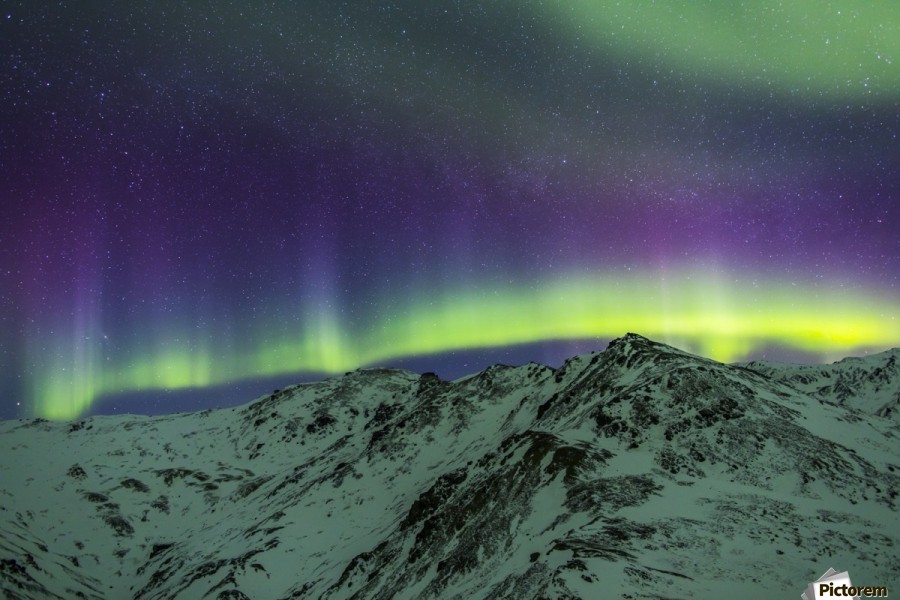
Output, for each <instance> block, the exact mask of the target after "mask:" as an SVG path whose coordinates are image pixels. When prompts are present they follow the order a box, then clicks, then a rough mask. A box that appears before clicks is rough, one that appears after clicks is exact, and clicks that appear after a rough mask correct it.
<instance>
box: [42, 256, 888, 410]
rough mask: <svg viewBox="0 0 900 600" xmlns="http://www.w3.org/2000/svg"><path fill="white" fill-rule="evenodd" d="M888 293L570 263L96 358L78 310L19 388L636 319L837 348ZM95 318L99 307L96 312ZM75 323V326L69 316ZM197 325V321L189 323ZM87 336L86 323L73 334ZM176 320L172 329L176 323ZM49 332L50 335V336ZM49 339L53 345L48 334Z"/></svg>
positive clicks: (641, 328) (871, 322)
mask: <svg viewBox="0 0 900 600" xmlns="http://www.w3.org/2000/svg"><path fill="white" fill-rule="evenodd" d="M898 307H900V302H898V299H897V298H896V297H895V296H893V295H892V294H887V293H876V292H872V291H871V290H866V291H861V290H852V289H846V288H841V287H840V286H836V285H829V286H822V285H813V284H799V283H785V282H781V283H779V282H771V281H769V282H759V283H758V284H754V285H748V284H738V283H737V282H736V281H735V280H734V278H726V277H724V276H722V275H718V276H717V275H712V274H709V273H703V272H700V271H694V272H690V273H680V274H678V276H677V277H676V276H673V274H671V273H670V274H669V276H667V277H660V276H655V277H652V276H649V275H646V274H645V275H629V276H625V277H623V276H622V275H621V274H620V273H617V274H614V275H613V274H609V275H608V276H599V275H578V276H570V277H566V278H560V279H557V280H554V281H550V282H546V283H542V284H534V285H530V286H529V285H520V286H515V285H510V286H509V287H504V288H497V287H493V288H490V287H480V288H470V289H467V290H465V291H456V292H451V293H445V294H431V295H428V294H418V295H414V296H413V297H411V298H410V299H409V300H407V301H406V303H405V304H402V303H398V302H396V300H395V301H394V302H393V304H388V303H387V302H382V303H380V304H379V306H377V307H376V309H377V312H375V313H373V314H377V315H380V316H379V317H377V318H371V319H368V320H365V321H363V322H364V325H363V326H362V327H357V328H351V327H348V326H346V325H345V324H344V323H342V322H341V319H340V318H339V317H338V315H337V314H334V313H333V311H332V312H329V311H325V312H313V311H310V312H308V313H306V314H305V315H304V318H303V320H302V323H303V326H302V327H300V330H298V331H289V330H287V329H286V328H285V326H284V324H283V323H281V324H276V323H269V324H268V325H267V326H265V327H260V328H259V329H260V330H259V331H258V333H259V335H258V337H257V338H256V339H254V340H251V341H250V343H249V345H248V346H247V347H246V348H245V349H236V348H235V347H234V345H233V344H231V343H230V341H229V340H227V339H221V338H218V339H217V338H216V335H215V334H214V333H211V332H205V333H207V334H208V335H206V336H205V337H203V338H202V340H203V341H198V340H200V339H201V338H200V337H198V338H197V340H194V341H185V337H184V335H181V336H178V335H174V331H173V330H174V329H175V328H170V331H172V332H173V335H171V336H165V335H159V334H157V335H156V336H148V339H149V340H150V341H149V343H148V344H147V346H150V347H149V348H148V347H143V348H142V349H141V353H134V354H130V355H126V356H118V357H115V358H111V357H110V358H104V355H103V352H102V351H101V348H100V347H99V344H97V343H95V342H92V341H91V340H92V339H94V338H99V337H102V336H98V335H96V334H97V332H99V331H100V329H99V328H98V327H97V324H98V322H99V319H98V318H94V319H93V321H89V322H87V323H86V324H85V323H82V326H81V328H80V329H79V334H78V336H73V337H77V339H75V343H72V344H71V345H70V346H69V347H68V349H67V348H66V347H65V346H64V345H60V344H57V345H56V346H55V347H56V349H57V352H56V353H50V355H51V356H55V357H56V358H55V360H53V361H51V362H50V363H49V364H48V363H47V362H46V361H44V362H43V363H42V362H41V358H40V357H41V356H47V355H48V354H47V353H46V348H47V347H48V344H47V343H46V341H45V343H44V344H40V343H35V344H33V349H32V352H31V359H32V362H33V364H37V365H39V368H38V369H36V370H35V371H34V377H33V380H32V381H30V382H29V383H30V385H29V389H30V392H31V394H32V397H31V398H30V400H31V401H30V402H29V406H30V407H32V410H33V411H34V416H38V417H42V418H47V419H53V420H67V419H73V418H77V417H78V416H80V415H82V414H84V412H85V411H87V410H88V409H89V408H90V407H91V405H92V404H93V403H94V402H95V401H97V400H98V399H99V398H102V397H103V396H106V395H109V394H121V393H128V392H137V391H147V390H173V389H185V388H200V387H205V386H210V385H218V384H223V383H228V382H236V381H241V380H246V379H250V378H262V377H267V376H274V375H285V374H289V373H301V372H318V373H340V372H343V371H347V370H351V369H355V368H358V367H362V366H366V365H374V364H385V363H387V362H389V361H391V360H396V359H399V358H403V357H413V356H423V355H430V354H438V353H442V352H449V351H455V350H465V349H475V348H490V347H501V346H508V345H513V344H527V343H535V342H542V341H552V340H583V339H590V338H610V337H617V336H620V335H622V334H624V333H625V332H627V331H634V332H637V333H640V334H642V335H646V336H648V337H651V338H654V339H658V340H663V341H667V342H669V343H672V344H675V345H679V346H681V347H684V348H687V349H690V350H692V351H696V352H698V353H700V354H703V355H706V356H709V357H711V358H714V359H716V360H720V361H724V362H730V361H735V360H739V359H742V358H744V357H746V356H747V355H748V354H749V353H751V352H753V351H757V350H760V349H763V348H766V347H771V346H780V347H785V348H791V349H795V350H799V351H805V352H809V353H814V354H817V355H818V356H821V357H823V358H825V359H832V360H833V359H836V358H840V357H842V356H846V355H848V354H851V353H853V352H854V351H857V352H859V351H867V350H880V349H885V348H887V347H889V346H890V345H892V344H896V342H897V340H900V321H898V319H897V316H898V315H897V313H898ZM94 317H96V315H94ZM75 329H78V328H75ZM195 329H196V328H195ZM86 332H87V333H90V334H91V336H84V335H83V334H84V333H86ZM182 333H183V332H182ZM57 341H58V340H57ZM51 346H52V345H51Z"/></svg>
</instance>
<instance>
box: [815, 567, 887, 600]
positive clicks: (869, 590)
mask: <svg viewBox="0 0 900 600" xmlns="http://www.w3.org/2000/svg"><path fill="white" fill-rule="evenodd" d="M800 597H801V598H802V599H803V600H825V599H826V598H827V599H830V598H845V599H847V600H860V598H887V597H888V590H887V588H886V587H885V586H883V585H882V586H872V585H853V584H852V583H851V582H850V574H849V573H848V572H847V571H841V572H840V573H838V572H837V571H835V570H834V569H828V570H827V571H825V574H824V575H822V576H821V577H819V578H818V579H816V580H815V581H813V582H812V583H810V584H809V585H808V586H806V591H805V592H803V593H802V594H801V595H800Z"/></svg>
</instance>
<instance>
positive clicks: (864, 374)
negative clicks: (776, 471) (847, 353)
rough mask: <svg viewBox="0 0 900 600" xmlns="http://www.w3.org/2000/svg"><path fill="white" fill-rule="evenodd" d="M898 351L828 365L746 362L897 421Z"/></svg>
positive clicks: (815, 392)
mask: <svg viewBox="0 0 900 600" xmlns="http://www.w3.org/2000/svg"><path fill="white" fill-rule="evenodd" d="M898 358H900V350H898V349H897V348H894V349H893V350H888V351H887V352H881V353H879V354H875V355H872V356H867V357H865V358H845V359H843V360H840V361H838V362H836V363H833V364H830V365H783V364H778V363H769V362H765V361H755V362H751V363H747V364H746V365H744V366H746V367H747V368H748V369H752V370H754V371H757V372H759V373H763V374H765V375H767V376H769V377H771V378H772V379H776V380H778V381H781V382H784V383H787V384H790V385H791V386H793V387H795V388H797V389H798V390H801V391H803V392H806V393H808V394H813V395H815V396H816V397H818V398H822V399H823V400H827V401H831V402H835V403H837V404H840V405H842V406H846V407H850V408H855V409H857V410H861V411H863V412H865V413H868V414H876V415H879V416H882V417H889V418H892V419H894V420H895V421H897V420H900V364H898V360H897V359H898Z"/></svg>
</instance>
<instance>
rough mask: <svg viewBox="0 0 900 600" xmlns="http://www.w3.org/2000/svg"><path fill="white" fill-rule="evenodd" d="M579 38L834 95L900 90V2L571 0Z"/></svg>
mask: <svg viewBox="0 0 900 600" xmlns="http://www.w3.org/2000/svg"><path fill="white" fill-rule="evenodd" d="M550 6H551V8H549V9H547V10H552V11H555V12H559V13H562V14H563V16H564V18H566V19H568V20H569V21H570V22H571V24H572V28H573V30H572V33H573V34H574V35H575V36H576V37H578V38H584V39H587V40H589V41H593V42H594V43H596V44H598V45H599V46H600V47H601V48H605V47H610V46H611V47H613V48H618V49H619V51H621V52H623V53H626V54H627V55H628V56H635V57H638V58H643V59H645V60H648V61H652V62H654V63H657V62H664V63H667V64H669V65H671V66H673V67H674V68H676V69H678V70H682V71H684V70H686V71H688V72H696V73H697V74H700V75H703V76H706V75H713V76H715V77H716V78H719V79H722V80H726V81H735V82H740V83H744V84H747V85H751V86H761V87H766V86H768V85H769V84H771V85H773V86H775V87H776V88H777V89H781V90H782V91H786V92H790V93H795V92H797V93H803V94H813V95H824V96H826V97H831V98H844V99H849V98H858V99H866V98H869V99H872V98H896V97H897V96H898V94H900V3H897V2H883V1H877V0H876V1H868V0H843V1H841V2H833V1H827V0H792V1H790V2H784V1H782V0H756V1H753V2H750V1H746V0H744V1H740V0H693V1H690V2H685V1H673V2H657V1H655V0H630V1H629V2H616V1H613V0H574V1H573V2H565V3H559V4H555V3H551V5H550Z"/></svg>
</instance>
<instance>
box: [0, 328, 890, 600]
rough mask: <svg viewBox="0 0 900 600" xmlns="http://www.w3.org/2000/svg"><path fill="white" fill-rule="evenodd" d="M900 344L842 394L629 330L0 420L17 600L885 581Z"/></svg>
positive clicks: (546, 592)
mask: <svg viewBox="0 0 900 600" xmlns="http://www.w3.org/2000/svg"><path fill="white" fill-rule="evenodd" d="M896 353H897V350H892V351H888V352H886V353H882V354H879V355H874V356H873V357H866V358H865V359H861V362H860V363H856V362H851V363H850V365H851V367H852V368H853V369H854V370H851V371H847V372H845V370H844V369H845V367H846V363H845V364H844V365H842V366H838V367H833V365H831V366H818V367H815V368H816V369H819V370H818V371H816V372H817V373H819V374H820V375H818V377H819V378H825V379H829V380H835V381H836V380H837V379H838V378H839V377H838V375H841V374H843V378H842V379H841V381H842V382H843V384H842V385H841V386H838V387H834V386H833V385H832V386H831V387H828V386H823V385H818V384H817V383H816V382H817V381H819V380H818V379H814V378H813V377H812V375H810V374H809V373H807V372H806V371H802V372H801V371H797V370H792V368H789V367H783V368H777V367H775V366H772V365H771V364H767V363H749V364H747V365H725V364H721V363H717V362H715V361H711V360H709V359H705V358H703V357H697V356H694V355H692V354H689V353H686V352H683V351H681V350H679V349H677V348H673V347H671V346H667V345H665V344H661V343H658V342H653V341H651V340H648V339H646V338H643V337H641V336H639V335H636V334H628V335H625V336H623V337H621V338H617V339H616V340H613V341H612V342H610V344H609V345H608V347H607V349H606V350H604V351H602V352H593V353H589V354H584V355H579V356H575V357H572V358H570V359H568V360H567V361H565V362H564V363H563V365H561V366H560V367H559V368H558V369H554V368H552V367H547V366H544V365H538V364H536V363H529V364H526V365H521V366H503V365H493V366H491V367H489V368H487V369H485V370H483V371H481V372H479V373H476V374H473V375H470V376H466V377H462V378H459V379H457V380H454V381H444V380H441V379H440V378H438V377H437V376H436V375H434V374H433V373H425V374H421V375H420V374H416V373H412V372H409V371H405V370H400V369H383V368H377V369H360V370H357V371H353V372H350V373H348V374H346V375H344V376H338V377H333V378H330V379H326V380H324V381H321V382H313V383H305V384H299V385H296V386H290V387H287V388H284V389H280V390H276V391H275V392H273V393H272V394H269V395H267V396H264V397H261V398H259V399H257V400H255V401H253V402H252V403H249V404H247V405H245V406H242V407H236V408H232V409H218V410H206V411H201V412H199V413H186V414H179V415H168V416H162V417H137V416H120V417H93V418H89V419H84V420H81V421H76V422H71V423H49V422H43V421H39V420H35V421H27V422H25V421H8V422H0V450H2V452H0V467H2V472H3V473H4V478H3V483H2V484H0V498H2V499H3V502H2V503H0V589H3V590H4V591H5V592H6V593H7V596H8V597H13V598H53V597H60V598H66V597H73V596H75V597H83V598H111V597H112V598H136V599H137V598H223V599H224V598H254V599H256V598H277V599H282V598H284V599H287V598H391V597H396V598H456V597H458V598H590V597H623V598H649V597H659V596H666V597H713V596H715V595H721V594H724V593H729V594H730V595H731V596H733V597H751V596H752V597H758V595H759V594H761V593H770V594H779V595H783V593H784V592H785V590H786V591H788V592H790V593H793V592H794V590H795V589H796V590H802V589H803V588H804V587H805V585H806V583H807V582H808V581H810V580H812V579H814V578H815V577H817V576H818V575H819V574H820V571H824V570H825V569H826V568H827V567H828V566H830V562H829V561H835V562H836V564H835V566H836V567H837V566H840V567H841V568H842V569H850V570H851V572H852V573H853V575H854V582H857V581H863V582H869V583H872V584H890V583H892V582H891V581H889V580H888V578H889V577H890V576H891V575H892V574H894V573H896V572H898V569H900V562H898V558H897V553H896V550H895V548H896V547H897V544H898V543H900V535H898V530H900V528H898V524H900V519H898V512H897V498H896V495H897V492H896V490H897V489H900V476H898V474H897V469H898V468H900V465H898V463H900V461H898V456H897V455H898V452H897V444H896V437H897V434H898V431H897V428H898V424H897V421H896V414H895V413H896V411H893V412H885V411H883V410H882V411H881V412H879V411H880V409H881V408H882V406H883V405H882V404H880V403H878V402H876V403H875V404H877V406H874V405H872V402H869V401H868V400H867V398H868V396H867V395H866V394H869V393H870V392H871V391H872V390H873V389H875V388H874V387H873V386H874V385H875V384H873V383H872V381H875V382H876V383H878V384H879V387H878V388H877V389H878V393H879V394H882V395H883V394H884V390H885V389H887V390H889V391H890V390H892V389H894V388H893V387H891V386H893V385H894V384H895V383H896V382H897V381H898V380H897V379H896V376H895V373H894V371H893V370H891V369H889V368H888V369H886V367H885V366H884V365H886V364H887V362H888V361H889V360H890V358H891V357H893V356H895V355H896ZM837 364H839V363H835V365H837ZM832 367H833V369H832ZM829 369H832V370H829ZM834 369H838V371H835V370H834ZM855 369H861V370H855ZM878 369H881V370H880V371H877V370H878ZM876 371H877V374H875V375H873V373H876ZM811 372H812V371H810V373H811ZM826 372H827V373H831V375H830V376H829V377H825V375H822V373H826ZM798 373H799V376H802V377H804V378H805V379H798V378H797V377H798ZM860 373H861V374H860ZM851 375H852V376H851ZM804 381H805V383H804ZM804 386H805V387H804ZM823 388H825V389H823ZM846 390H850V392H851V393H844V391H846ZM829 394H831V395H829ZM838 396H840V398H838ZM879 398H881V396H879ZM879 402H880V400H879ZM867 408H868V409H872V412H866V409H867ZM49 447H52V448H54V449H55V450H54V451H53V452H48V451H47V450H46V448H49ZM848 482H852V485H849V484H848ZM829 537H831V538H832V539H833V540H835V541H837V542H838V543H837V544H836V545H835V547H832V546H831V545H829V544H828V543H827V542H826V540H827V539H828V538H829ZM825 562H829V564H828V565H825V564H824V563H825ZM748 570H749V571H753V572H754V573H755V574H752V575H747V571H748ZM761 573H765V574H767V575H766V576H765V577H763V576H762V575H760V574H761ZM748 578H749V580H750V581H751V582H752V581H753V580H754V579H756V582H755V583H754V585H755V586H756V587H755V588H753V589H752V590H750V589H748V590H747V592H748V593H747V595H742V594H741V592H740V589H735V588H734V583H735V582H737V581H743V580H744V579H748ZM750 592H752V593H750ZM797 593H799V592H797ZM79 594H80V595H79Z"/></svg>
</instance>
